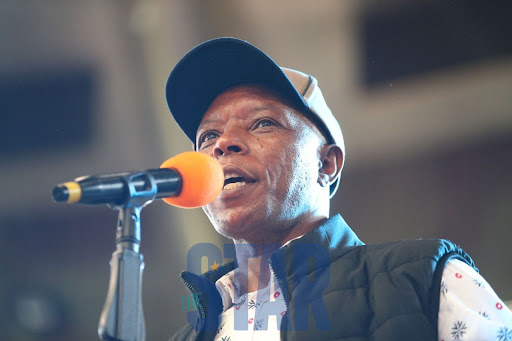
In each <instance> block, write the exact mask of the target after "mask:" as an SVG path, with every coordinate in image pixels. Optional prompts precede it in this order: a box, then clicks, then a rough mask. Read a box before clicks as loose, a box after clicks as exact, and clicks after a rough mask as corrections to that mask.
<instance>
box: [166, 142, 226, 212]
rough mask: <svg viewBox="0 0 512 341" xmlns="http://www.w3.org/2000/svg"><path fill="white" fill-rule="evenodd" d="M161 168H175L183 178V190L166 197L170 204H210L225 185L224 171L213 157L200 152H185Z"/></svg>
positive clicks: (185, 205) (191, 205)
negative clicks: (173, 195) (176, 194)
mask: <svg viewBox="0 0 512 341" xmlns="http://www.w3.org/2000/svg"><path fill="white" fill-rule="evenodd" d="M160 168H173V169H175V170H177V171H178V173H180V175H181V178H182V187H181V192H180V194H179V195H178V196H176V197H168V198H164V199H163V201H165V202H166V203H168V204H169V205H173V206H178V207H183V208H196V207H200V206H204V205H206V204H209V203H210V202H212V201H213V200H215V198H217V196H218V195H219V193H220V191H221V190H222V187H223V186H224V172H223V171H222V167H221V166H220V164H219V163H218V162H217V160H215V159H214V158H213V157H211V156H208V155H206V154H203V153H199V152H184V153H181V154H178V155H176V156H174V157H172V158H170V159H169V160H167V161H165V162H164V163H162V165H161V166H160Z"/></svg>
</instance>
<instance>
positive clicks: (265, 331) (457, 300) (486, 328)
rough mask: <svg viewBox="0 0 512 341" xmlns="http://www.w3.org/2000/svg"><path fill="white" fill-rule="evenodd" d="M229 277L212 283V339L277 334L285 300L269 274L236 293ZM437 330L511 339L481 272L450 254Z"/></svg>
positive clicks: (509, 322)
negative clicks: (215, 317) (266, 280)
mask: <svg viewBox="0 0 512 341" xmlns="http://www.w3.org/2000/svg"><path fill="white" fill-rule="evenodd" d="M233 277H234V271H231V272H229V273H227V274H226V275H224V276H223V277H221V278H220V279H219V280H218V281H217V282H216V283H215V284H216V286H217V290H218V291H219V293H220V295H221V297H222V303H223V306H224V310H223V312H222V313H221V314H220V315H219V328H218V330H217V335H216V337H215V341H235V340H254V341H256V340H265V341H272V340H275V341H278V340H280V330H279V326H280V325H281V319H282V316H283V315H284V314H285V313H286V305H285V302H284V298H283V295H282V293H281V288H280V287H279V285H278V283H277V281H275V280H274V275H273V274H272V276H271V280H270V284H269V285H268V286H267V287H266V288H263V289H260V290H258V291H256V292H251V293H247V294H244V295H242V296H240V297H236V291H237V290H235V283H234V278H233ZM258 296H259V297H260V298H259V299H258ZM235 312H236V314H235ZM235 318H236V319H237V320H235ZM438 331H439V340H440V341H448V340H497V341H512V313H511V312H510V310H509V309H508V308H507V306H506V305H505V304H504V303H503V301H502V300H500V299H499V297H498V296H497V295H496V293H495V292H494V291H493V290H492V288H491V286H490V285H489V284H488V283H487V282H486V281H485V279H483V277H482V276H480V275H479V274H478V273H477V272H476V271H475V270H474V269H473V268H471V267H470V266H468V265H467V264H466V263H464V262H462V261H460V260H456V259H453V260H450V261H448V262H447V264H446V266H445V268H444V271H443V275H442V279H441V292H440V300H439V323H438Z"/></svg>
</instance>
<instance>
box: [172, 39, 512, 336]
mask: <svg viewBox="0 0 512 341" xmlns="http://www.w3.org/2000/svg"><path fill="white" fill-rule="evenodd" d="M166 92H167V101H168V104H169V108H170V110H171V113H172V114H173V116H174V118H175V119H176V121H177V122H178V124H179V125H180V127H181V128H182V129H183V131H184V132H185V133H186V135H187V136H188V137H189V138H190V139H191V141H193V143H194V148H195V150H197V151H199V152H202V153H206V154H208V155H211V156H213V157H215V158H216V159H217V160H218V161H219V163H220V164H221V165H222V167H223V170H224V175H225V185H224V188H223V190H222V192H221V194H220V195H219V197H218V198H217V199H216V200H215V201H213V202H212V203H211V204H209V205H206V206H205V207H204V208H203V209H204V211H205V213H206V214H207V216H208V218H209V219H210V221H211V222H212V224H213V226H214V228H215V229H216V230H217V232H219V233H220V234H222V235H223V236H226V237H228V238H231V239H232V240H233V242H234V250H235V253H236V261H235V262H234V263H230V264H227V265H224V266H222V267H221V268H219V270H218V271H210V272H208V273H207V274H204V275H202V276H198V275H195V274H192V273H189V272H183V273H182V279H183V281H184V283H185V285H186V286H187V288H188V289H189V290H190V291H191V293H192V294H193V295H194V296H195V297H197V298H198V301H197V308H198V311H197V313H196V314H194V317H193V318H192V319H191V320H189V322H190V324H189V325H187V326H185V327H184V328H183V329H181V330H180V331H179V332H178V333H177V334H176V335H174V337H173V339H175V340H231V341H233V340H239V339H240V340H246V339H253V340H259V339H261V340H263V339H264V340H280V339H286V340H288V339H289V340H311V339H314V338H317V339H320V340H334V339H336V340H345V339H346V340H348V339H350V340H366V339H375V340H392V339H393V340H435V339H448V338H449V339H487V338H491V339H502V340H508V339H511V340H512V317H511V315H510V312H509V311H508V309H507V308H506V307H505V306H504V304H503V302H502V301H501V300H500V299H499V298H498V297H497V296H496V295H495V294H494V292H493V291H492V289H490V287H489V285H488V284H486V283H485V281H484V280H483V279H482V278H481V277H480V276H479V275H478V274H477V272H476V271H475V267H474V264H473V261H472V260H471V258H470V257H469V256H468V255H467V254H466V253H465V252H464V251H462V250H461V249H460V248H458V247H457V246H456V245H455V244H453V243H451V242H449V241H445V240H417V241H406V242H405V241H404V242H392V243H386V244H379V245H364V244H363V243H362V242H361V241H360V240H359V239H358V238H357V236H356V235H355V234H354V233H353V232H352V230H351V229H350V228H349V227H348V226H347V224H346V223H345V222H344V221H343V219H342V218H341V217H340V216H339V215H336V216H333V217H331V218H329V200H330V197H332V195H334V193H335V192H336V190H337V187H338V184H339V178H340V172H341V169H342V167H343V164H344V159H345V147H344V141H343V135H342V132H341V128H340V126H339V124H338V122H337V120H336V119H335V117H334V116H333V115H332V113H331V111H330V110H329V108H328V106H327V104H326V103H325V100H324V98H323V96H322V93H321V91H320V88H319V87H318V83H317V81H316V79H315V78H313V77H312V76H309V75H306V74H304V73H301V72H298V71H295V70H291V69H286V68H281V67H279V66H278V65H277V64H276V63H275V62H274V61H273V60H272V59H270V57H268V56H267V55H266V54H264V53H263V52H262V51H260V50H258V49H257V48H256V47H254V46H252V45H250V44H249V43H247V42H244V41H241V40H238V39H234V38H219V39H214V40H212V41H208V42H206V43H204V44H201V45H199V46H198V47H196V48H195V49H193V50H192V51H190V52H189V53H188V54H187V55H186V56H185V57H184V58H183V59H182V60H181V61H180V62H179V63H178V64H177V65H176V67H175V68H174V70H173V71H172V72H171V75H170V76H169V80H168V83H167V89H166Z"/></svg>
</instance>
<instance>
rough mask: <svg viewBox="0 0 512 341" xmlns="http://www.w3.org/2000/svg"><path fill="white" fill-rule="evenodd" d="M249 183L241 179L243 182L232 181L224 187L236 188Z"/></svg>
mask: <svg viewBox="0 0 512 341" xmlns="http://www.w3.org/2000/svg"><path fill="white" fill-rule="evenodd" d="M246 184H247V183H246V182H245V181H241V182H232V183H230V184H227V185H226V186H224V189H235V188H238V187H242V186H244V185H246Z"/></svg>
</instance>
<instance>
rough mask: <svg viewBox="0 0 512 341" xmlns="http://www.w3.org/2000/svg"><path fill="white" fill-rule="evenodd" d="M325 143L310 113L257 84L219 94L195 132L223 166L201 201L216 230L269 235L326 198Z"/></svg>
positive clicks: (258, 237) (252, 237)
mask: <svg viewBox="0 0 512 341" xmlns="http://www.w3.org/2000/svg"><path fill="white" fill-rule="evenodd" d="M324 143H325V141H324V138H323V137H322V136H321V134H320V133H319V132H318V130H317V129H316V128H315V127H314V125H313V124H312V123H311V122H310V121H308V120H307V119H306V118H305V117H304V116H303V115H302V114H300V113H298V112H297V111H295V110H294V109H292V108H291V107H289V106H287V105H285V104H283V103H282V102H281V101H280V100H279V99H278V98H277V97H276V96H274V95H272V94H271V93H270V92H268V91H265V90H264V89H262V88H260V87H256V86H240V87H236V88H233V89H230V90H228V91H226V92H224V93H222V94H221V95H219V96H218V97H217V98H216V99H215V100H214V101H213V102H212V104H211V105H210V107H209V108H208V110H207V111H206V113H205V115H204V117H203V119H202V121H201V124H200V125H199V128H198V131H197V135H196V146H197V149H198V151H200V152H202V153H206V154H209V155H211V156H213V157H215V158H216V159H217V160H218V161H219V162H220V164H221V165H222V168H223V170H224V175H225V185H224V188H223V190H222V192H221V193H220V195H219V197H218V198H217V199H216V200H215V201H213V202H212V203H210V204H209V205H207V206H205V207H204V210H205V212H206V214H207V215H208V217H209V219H210V221H211V222H212V224H213V225H214V226H215V228H216V230H217V231H218V232H219V233H221V234H222V235H224V236H226V237H228V238H232V239H234V240H240V241H245V242H249V243H257V242H261V241H265V242H273V241H277V240H278V239H279V238H280V237H279V235H280V234H284V235H285V234H286V233H287V230H289V229H290V227H293V226H294V225H296V224H298V223H300V222H301V221H307V220H308V218H310V216H311V215H313V214H314V213H315V211H316V210H317V209H318V207H317V206H318V205H319V203H320V202H322V203H323V202H324V201H322V200H320V199H319V198H320V192H321V191H320V187H321V186H320V185H319V183H318V177H319V170H320V168H321V158H322V156H321V153H322V146H323V145H324ZM323 190H325V188H322V191H323ZM326 190H327V191H328V186H327V189H326Z"/></svg>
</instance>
